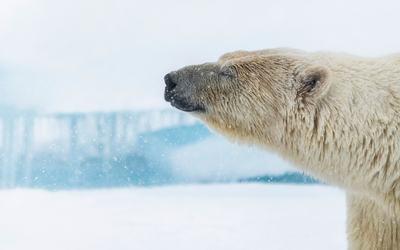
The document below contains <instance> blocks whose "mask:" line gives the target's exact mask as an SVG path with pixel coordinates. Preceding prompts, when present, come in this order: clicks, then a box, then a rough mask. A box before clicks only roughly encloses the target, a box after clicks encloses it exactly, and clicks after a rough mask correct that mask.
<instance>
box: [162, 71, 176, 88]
mask: <svg viewBox="0 0 400 250" xmlns="http://www.w3.org/2000/svg"><path fill="white" fill-rule="evenodd" d="M164 81H165V85H166V87H167V89H168V90H172V89H173V88H175V86H176V83H174V82H173V81H172V79H171V74H166V75H165V76H164Z"/></svg>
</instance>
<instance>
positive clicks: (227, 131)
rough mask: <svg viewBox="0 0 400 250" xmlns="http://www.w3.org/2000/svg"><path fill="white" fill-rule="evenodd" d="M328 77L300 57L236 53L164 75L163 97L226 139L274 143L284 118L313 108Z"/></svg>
mask: <svg viewBox="0 0 400 250" xmlns="http://www.w3.org/2000/svg"><path fill="white" fill-rule="evenodd" d="M331 75H332V73H331V71H330V70H329V69H328V68H327V67H325V66H322V65H318V64H316V63H315V62H313V60H311V59H309V58H308V57H307V54H305V53H302V52H298V51H294V52H293V51H288V50H285V49H277V50H264V51H255V52H246V51H237V52H233V53H227V54H224V55H223V56H221V57H220V59H219V60H218V61H217V62H213V63H205V64H201V65H193V66H187V67H184V68H182V69H179V70H177V71H172V72H171V73H169V74H167V75H166V76H165V83H166V87H165V94H164V98H165V100H166V101H168V102H170V103H171V105H172V106H174V107H176V108H178V109H180V110H183V111H186V112H191V113H192V114H193V115H195V116H196V117H198V118H200V119H201V120H202V121H203V122H205V123H206V124H207V125H208V126H209V127H211V128H213V129H214V130H216V131H217V132H219V133H222V134H224V135H226V136H227V137H229V138H231V139H239V140H240V141H244V142H251V143H254V140H262V141H263V142H265V141H266V140H267V141H270V143H274V141H276V140H279V137H280V136H281V135H282V133H285V127H286V126H287V119H288V117H289V116H296V114H299V113H298V112H297V111H300V110H303V113H304V112H307V113H309V112H312V109H315V108H317V106H318V102H319V101H320V100H321V99H322V98H323V97H324V96H325V95H326V93H327V92H328V90H329V86H330V84H331V78H332V76H331ZM305 110H306V111H305ZM306 120H307V119H305V122H310V123H312V122H313V121H312V120H310V119H309V121H306Z"/></svg>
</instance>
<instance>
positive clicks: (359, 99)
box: [164, 48, 400, 250]
mask: <svg viewBox="0 0 400 250" xmlns="http://www.w3.org/2000/svg"><path fill="white" fill-rule="evenodd" d="M164 80H165V83H166V87H165V94H164V98H165V100H166V101H168V102H170V103H171V105H172V106H174V107H176V108H178V109H180V110H183V111H186V112H190V113H191V114H193V115H194V116H196V117H198V118H199V119H200V120H201V121H203V122H204V123H205V124H207V125H208V126H209V127H210V128H211V129H213V130H214V131H216V132H218V133H221V134H223V135H225V136H226V137H228V138H229V139H231V140H233V141H235V140H237V141H239V142H244V143H248V144H251V145H258V146H259V147H262V148H265V149H268V150H272V151H275V152H277V153H278V154H280V155H281V156H282V157H283V158H285V159H287V160H289V161H291V162H292V163H293V164H294V165H295V166H297V167H298V168H300V169H301V170H303V171H304V172H306V173H308V174H310V175H312V176H314V177H316V178H318V179H320V180H322V181H325V182H327V183H331V184H335V185H337V186H339V187H341V188H343V189H345V190H346V196H347V204H348V218H347V224H348V225H347V233H348V241H349V249H357V250H361V249H362V250H378V249H382V250H383V249H400V130H399V126H400V54H398V55H391V56H386V57H381V58H375V59H367V58H362V57H357V56H352V55H348V54H339V53H330V52H315V53H306V52H302V51H299V50H294V49H288V48H279V49H269V50H260V51H252V52H247V51H236V52H232V53H227V54H224V55H222V56H221V57H220V58H219V60H218V61H217V62H213V63H205V64H201V65H194V66H188V67H184V68H182V69H179V70H177V71H173V72H171V73H169V74H167V75H166V76H165V78H164Z"/></svg>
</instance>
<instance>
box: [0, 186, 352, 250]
mask: <svg viewBox="0 0 400 250" xmlns="http://www.w3.org/2000/svg"><path fill="white" fill-rule="evenodd" d="M0 200H1V201H2V205H1V207H0V214H1V216H0V249H5V250H14V249H15V250H16V249H41V250H46V249H49V250H50V249H51V250H53V249H58V250H63V249H68V250H70V249H76V250H79V249H82V250H83V249H85V250H87V249H96V250H102V249H118V250H124V249H157V250H159V249H174V250H180V249H182V250H183V249H185V250H187V249H191V250H196V249H199V250H200V249H201V250H204V249H229V250H236V249H252V250H257V249H280V250H284V249H297V250H301V249H304V250H306V249H307V250H310V249H325V250H330V249H332V250H333V249H335V250H336V249H346V245H347V243H346V235H345V214H346V207H345V197H344V193H343V192H342V191H340V190H338V189H336V188H334V187H330V186H321V185H312V186H306V185H299V186H295V185H293V186H290V185H272V184H269V185H265V184H264V185H263V184H219V185H191V186H167V187H157V188H127V189H108V190H85V191H82V190H81V191H78V190H76V191H60V192H49V191H44V190H31V189H20V190H16V189H14V190H2V191H0Z"/></svg>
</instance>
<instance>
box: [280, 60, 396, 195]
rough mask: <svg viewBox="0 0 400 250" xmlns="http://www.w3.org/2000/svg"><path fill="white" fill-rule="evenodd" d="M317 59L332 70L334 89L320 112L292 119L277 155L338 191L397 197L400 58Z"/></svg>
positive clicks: (303, 112)
mask: <svg viewBox="0 0 400 250" xmlns="http://www.w3.org/2000/svg"><path fill="white" fill-rule="evenodd" d="M314 56H315V58H317V60H318V61H319V63H322V64H324V65H326V66H327V67H329V68H330V69H331V70H332V73H333V83H332V86H331V89H330V90H329V92H328V94H327V96H325V97H324V99H323V100H321V102H320V103H318V105H317V106H312V107H305V108H304V109H301V110H297V112H296V113H291V114H290V115H288V116H287V119H286V124H285V126H284V127H285V133H283V135H282V138H281V141H282V145H279V146H278V147H277V151H278V152H279V153H281V154H282V155H284V156H285V157H287V158H289V159H290V160H291V161H292V162H293V163H294V165H295V166H298V167H300V168H301V169H302V170H304V171H305V172H307V173H309V174H312V175H314V176H316V177H318V178H320V179H322V180H326V181H328V180H329V181H330V182H332V183H334V184H337V185H339V186H342V187H345V188H350V189H353V190H354V191H361V190H362V191H363V192H365V190H368V195H372V196H375V194H377V193H381V192H384V193H387V192H391V191H393V188H394V187H395V188H397V187H399V186H400V184H399V183H398V180H399V178H400V165H399V162H400V148H399V147H400V56H392V57H391V58H389V60H388V58H384V59H383V58H381V59H375V60H372V59H362V58H358V57H352V56H347V55H345V56H343V55H340V56H337V55H336V54H335V55H329V54H326V53H319V54H318V53H317V54H316V55H314ZM305 119H307V120H308V122H307V121H305ZM360 176H361V177H362V178H360ZM382 179H385V181H384V182H382ZM382 183H386V185H385V186H382ZM399 188H400V187H399Z"/></svg>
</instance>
